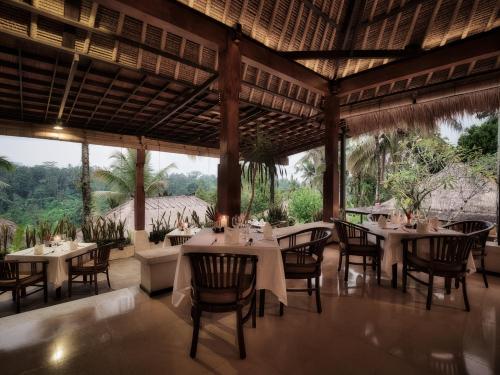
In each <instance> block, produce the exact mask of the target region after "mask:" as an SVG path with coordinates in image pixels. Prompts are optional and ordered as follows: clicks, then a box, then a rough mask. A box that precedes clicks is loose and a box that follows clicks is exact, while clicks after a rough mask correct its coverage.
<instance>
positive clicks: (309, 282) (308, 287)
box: [307, 278, 313, 296]
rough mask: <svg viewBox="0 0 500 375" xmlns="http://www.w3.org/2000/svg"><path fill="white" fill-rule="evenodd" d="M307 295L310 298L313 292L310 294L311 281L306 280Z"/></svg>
mask: <svg viewBox="0 0 500 375" xmlns="http://www.w3.org/2000/svg"><path fill="white" fill-rule="evenodd" d="M307 294H309V295H310V296H312V294H313V292H312V282H311V279H310V278H309V279H307Z"/></svg>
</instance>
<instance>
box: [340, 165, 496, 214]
mask: <svg viewBox="0 0 500 375" xmlns="http://www.w3.org/2000/svg"><path fill="white" fill-rule="evenodd" d="M445 176H453V179H454V181H453V183H452V186H451V187H450V188H444V187H442V188H439V189H437V190H435V191H433V192H432V193H431V195H430V196H429V197H428V198H427V199H426V200H425V201H424V203H423V205H422V207H424V208H426V209H429V214H430V215H435V216H438V217H439V218H440V219H441V220H446V221H457V220H488V221H491V222H496V209H497V206H496V199H497V198H496V197H497V195H496V194H497V187H496V184H495V182H494V181H492V180H490V179H487V178H484V177H480V176H478V175H477V174H475V173H472V172H471V170H470V169H469V168H468V167H467V166H466V165H464V164H462V163H457V164H453V165H450V166H448V167H447V168H445V169H443V170H442V171H441V172H439V173H437V174H436V175H435V176H434V178H439V179H442V178H443V177H445ZM396 208H397V204H396V200H395V199H394V198H393V199H390V200H388V201H386V202H383V203H381V204H379V205H376V206H371V207H358V208H353V209H349V210H352V211H357V212H359V213H365V214H368V213H385V214H388V213H391V212H392V211H393V210H395V209H396Z"/></svg>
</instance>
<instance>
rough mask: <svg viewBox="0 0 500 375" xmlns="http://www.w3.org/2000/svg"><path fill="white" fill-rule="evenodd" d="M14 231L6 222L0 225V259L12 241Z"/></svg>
mask: <svg viewBox="0 0 500 375" xmlns="http://www.w3.org/2000/svg"><path fill="white" fill-rule="evenodd" d="M13 237H14V233H13V230H12V227H11V226H10V225H8V224H2V225H0V259H3V258H4V257H5V254H7V249H8V247H9V244H10V243H11V242H12V239H13Z"/></svg>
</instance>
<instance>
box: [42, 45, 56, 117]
mask: <svg viewBox="0 0 500 375" xmlns="http://www.w3.org/2000/svg"><path fill="white" fill-rule="evenodd" d="M58 64H59V54H57V57H56V62H55V63H54V71H53V73H52V79H51V80H50V90H49V98H48V99H47V107H46V109H45V116H43V120H44V121H47V115H48V114H49V108H50V101H51V99H52V90H53V89H54V83H55V81H56V74H57V66H58Z"/></svg>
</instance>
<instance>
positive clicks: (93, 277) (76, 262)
mask: <svg viewBox="0 0 500 375" xmlns="http://www.w3.org/2000/svg"><path fill="white" fill-rule="evenodd" d="M112 247H113V244H106V245H102V246H99V247H98V248H97V249H93V250H89V251H87V252H85V253H83V254H80V255H76V256H74V257H71V258H68V259H66V262H68V296H69V297H70V298H71V293H72V286H73V283H83V284H86V283H87V277H89V278H90V285H92V282H94V290H95V294H96V295H97V294H99V287H98V284H97V275H98V274H99V273H104V274H106V278H107V280H108V287H110V288H111V283H110V282H109V254H110V252H111V248H112ZM79 276H82V278H83V280H82V281H75V279H76V278H77V277H79Z"/></svg>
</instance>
